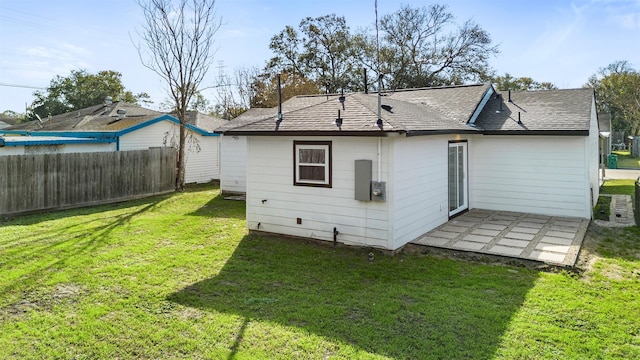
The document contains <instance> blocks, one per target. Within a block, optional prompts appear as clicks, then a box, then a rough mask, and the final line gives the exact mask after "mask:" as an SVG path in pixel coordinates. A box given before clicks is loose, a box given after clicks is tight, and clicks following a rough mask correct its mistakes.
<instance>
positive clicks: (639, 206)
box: [633, 176, 640, 226]
mask: <svg viewBox="0 0 640 360" xmlns="http://www.w3.org/2000/svg"><path fill="white" fill-rule="evenodd" d="M635 188H636V189H635V190H636V197H635V201H634V202H635V206H634V207H635V209H633V211H634V212H633V213H634V214H635V217H636V226H640V176H638V178H637V179H636V186H635Z"/></svg>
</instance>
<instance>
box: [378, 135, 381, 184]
mask: <svg viewBox="0 0 640 360" xmlns="http://www.w3.org/2000/svg"><path fill="white" fill-rule="evenodd" d="M381 161H382V138H381V137H378V178H377V179H378V181H382V164H381Z"/></svg>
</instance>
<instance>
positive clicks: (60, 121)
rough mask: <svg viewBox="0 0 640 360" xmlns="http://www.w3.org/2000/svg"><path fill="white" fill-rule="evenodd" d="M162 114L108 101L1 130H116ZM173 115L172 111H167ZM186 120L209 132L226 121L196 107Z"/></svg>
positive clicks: (188, 113) (136, 106)
mask: <svg viewBox="0 0 640 360" xmlns="http://www.w3.org/2000/svg"><path fill="white" fill-rule="evenodd" d="M119 110H124V111H125V112H126V114H125V117H124V118H122V119H118V111H119ZM163 115H165V113H163V112H159V111H155V110H151V109H146V108H143V107H141V106H138V105H134V104H129V103H124V102H114V103H112V104H110V105H105V104H100V105H95V106H91V107H88V108H84V109H80V110H75V111H71V112H68V113H64V114H59V115H55V116H52V117H51V118H44V119H42V120H43V121H42V124H41V123H40V122H39V121H38V120H33V121H28V122H26V123H21V124H17V125H14V126H12V127H9V128H7V129H4V130H26V131H36V132H37V131H65V132H72V131H119V130H123V129H127V128H130V127H132V126H136V125H138V124H142V123H145V122H147V121H149V120H153V119H157V118H159V117H161V116H163ZM170 115H172V116H173V117H176V116H175V115H174V114H170ZM187 123H188V124H191V125H194V126H196V127H198V128H200V129H202V130H205V131H208V132H213V130H215V129H216V128H218V127H220V126H221V125H223V124H226V123H227V121H226V120H222V119H218V118H215V117H213V116H209V115H205V114H201V113H198V112H196V111H189V112H187Z"/></svg>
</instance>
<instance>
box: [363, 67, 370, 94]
mask: <svg viewBox="0 0 640 360" xmlns="http://www.w3.org/2000/svg"><path fill="white" fill-rule="evenodd" d="M362 75H363V76H364V93H365V94H368V93H369V83H368V80H367V69H366V68H362Z"/></svg>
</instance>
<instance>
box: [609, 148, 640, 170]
mask: <svg viewBox="0 0 640 360" xmlns="http://www.w3.org/2000/svg"><path fill="white" fill-rule="evenodd" d="M611 153H612V154H616V155H618V168H619V169H640V158H638V157H632V156H631V152H629V151H626V150H625V151H612V152H611Z"/></svg>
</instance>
